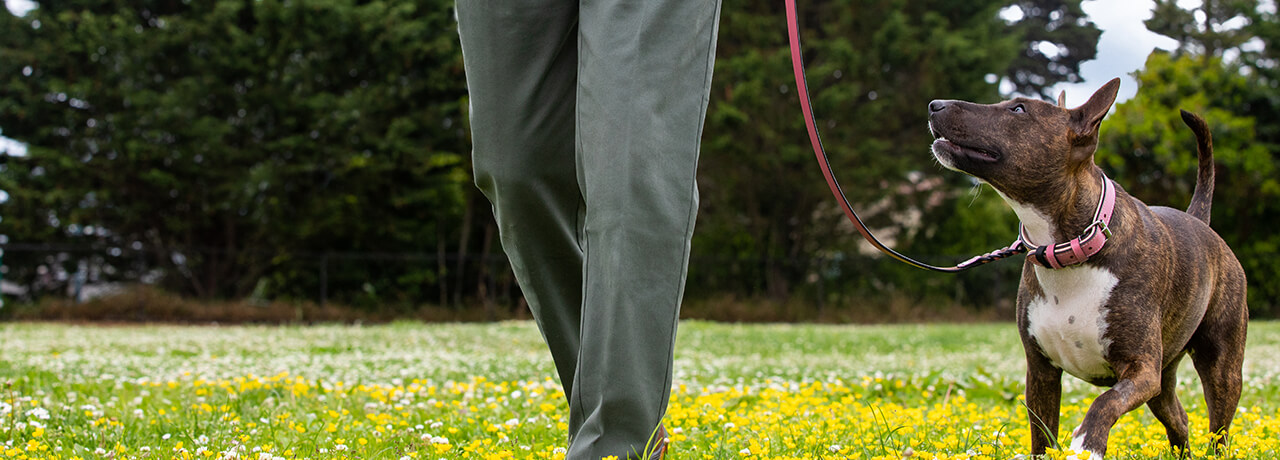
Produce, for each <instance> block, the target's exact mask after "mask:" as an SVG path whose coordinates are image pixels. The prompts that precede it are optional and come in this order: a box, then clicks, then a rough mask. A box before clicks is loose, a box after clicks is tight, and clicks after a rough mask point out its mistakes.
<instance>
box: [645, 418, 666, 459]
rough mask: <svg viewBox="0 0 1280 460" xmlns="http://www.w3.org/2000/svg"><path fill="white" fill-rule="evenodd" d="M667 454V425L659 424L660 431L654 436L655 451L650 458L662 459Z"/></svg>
mask: <svg viewBox="0 0 1280 460" xmlns="http://www.w3.org/2000/svg"><path fill="white" fill-rule="evenodd" d="M666 456H667V427H666V426H664V425H662V424H661V423H660V424H658V432H657V433H655V434H654V436H653V453H652V454H650V455H649V459H650V460H662V459H663V457H666Z"/></svg>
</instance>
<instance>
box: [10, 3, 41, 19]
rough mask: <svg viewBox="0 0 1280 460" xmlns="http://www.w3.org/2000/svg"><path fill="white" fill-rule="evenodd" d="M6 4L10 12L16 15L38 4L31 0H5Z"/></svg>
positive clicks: (25, 12)
mask: <svg viewBox="0 0 1280 460" xmlns="http://www.w3.org/2000/svg"><path fill="white" fill-rule="evenodd" d="M4 6H5V7H7V8H9V12H10V13H13V15H14V16H22V15H24V14H27V12H28V11H31V10H33V9H35V7H36V4H35V2H32V1H31V0H4Z"/></svg>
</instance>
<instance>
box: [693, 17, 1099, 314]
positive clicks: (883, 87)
mask: <svg viewBox="0 0 1280 460" xmlns="http://www.w3.org/2000/svg"><path fill="white" fill-rule="evenodd" d="M799 3H800V5H799V11H800V13H801V15H802V17H801V22H802V24H801V26H802V34H803V36H804V43H805V45H806V48H805V50H804V52H805V61H806V64H807V65H808V75H809V80H808V83H809V86H810V91H811V92H812V97H813V104H814V110H815V112H816V116H817V117H818V119H819V120H818V123H819V125H820V128H821V129H822V130H823V136H824V141H825V143H826V146H827V148H828V150H829V151H828V153H829V154H830V155H831V160H832V163H833V169H834V170H835V172H836V175H837V176H838V177H839V178H840V180H841V181H842V182H843V183H844V185H845V189H844V191H845V193H846V194H847V195H848V196H849V199H850V200H851V201H852V202H853V203H854V206H855V208H857V209H858V210H859V211H860V212H862V213H863V217H864V218H866V219H867V220H868V222H869V223H870V224H871V225H872V226H873V227H875V228H878V229H880V230H881V231H882V232H884V233H885V235H888V236H889V237H890V238H891V239H892V240H894V241H895V242H896V243H897V244H899V245H900V246H901V247H902V248H904V249H908V250H910V249H919V250H921V251H925V252H924V253H927V254H933V255H935V256H944V257H953V255H952V254H953V253H948V252H934V251H935V250H939V251H941V250H944V248H946V249H949V248H951V246H950V245H949V244H950V243H954V242H959V243H958V244H962V245H963V247H966V248H972V249H971V250H979V248H981V249H980V251H982V252H985V251H987V250H989V249H990V248H993V247H995V246H998V245H1005V244H1008V243H1009V241H1011V239H1009V240H1008V241H1006V239H1007V238H1012V235H1013V231H1014V228H1016V226H1014V225H1013V224H1012V221H1010V220H1009V219H1008V218H1007V217H1003V216H1008V215H1010V213H1009V212H1008V210H1007V208H1006V207H1004V206H1003V205H997V206H988V205H986V204H987V203H997V204H998V203H999V198H998V197H996V195H995V194H993V193H986V194H982V195H980V196H978V197H977V198H976V200H979V201H981V202H982V203H983V204H982V205H980V206H975V207H974V208H972V209H966V210H965V213H964V214H963V217H957V213H956V212H955V209H956V208H958V207H963V206H966V205H967V204H968V203H971V202H972V201H973V200H975V198H973V197H972V196H971V195H969V194H968V190H969V189H971V188H972V187H973V183H972V182H970V181H969V180H968V179H967V178H966V177H965V176H963V175H960V174H956V173H953V172H950V171H943V170H942V168H941V167H939V166H937V164H936V162H935V161H934V160H933V158H932V156H931V155H930V153H929V143H930V142H931V138H930V135H929V132H928V129H927V128H926V126H927V115H928V111H927V109H926V107H927V104H928V102H929V101H930V100H931V99H934V98H956V99H968V100H976V101H985V102H994V101H995V100H996V99H998V98H999V93H998V88H997V86H998V85H997V84H996V82H994V81H991V79H989V78H988V77H987V76H988V75H1000V74H1004V73H1005V72H1006V71H1008V70H1010V69H1012V68H1013V66H1014V65H1015V64H1014V63H1015V61H1017V59H1018V53H1019V50H1020V49H1021V48H1022V47H1023V46H1024V41H1025V40H1026V39H1027V38H1026V35H1025V34H1027V33H1029V32H1028V31H1029V30H1031V27H1030V26H1022V25H1019V23H1015V24H1010V23H1008V22H1006V21H1005V20H1003V19H1001V18H1000V16H999V12H1000V11H1001V10H1002V9H1004V8H1006V7H1008V6H1009V2H1007V1H996V0H990V1H985V0H980V1H976V2H973V1H971V2H965V3H962V4H961V3H956V2H949V1H918V2H909V1H905V0H882V1H872V2H868V1H850V0H846V1H825V2H817V1H814V2H804V1H802V2H799ZM1068 3H1069V4H1074V5H1077V7H1076V9H1077V10H1078V3H1079V2H1068ZM1064 8H1066V7H1064ZM1068 10H1070V9H1069V8H1068ZM723 11H724V13H723V14H724V17H723V18H722V20H721V30H720V46H719V48H718V50H717V62H716V69H715V72H716V73H715V75H716V77H715V82H714V86H713V90H712V93H713V94H712V101H711V105H710V109H709V113H708V117H707V126H706V140H705V144H704V154H703V158H702V161H701V165H700V170H701V174H700V189H701V190H702V192H703V200H702V203H703V205H702V210H701V216H700V217H699V224H698V226H699V227H698V231H697V232H696V233H695V242H694V251H695V253H694V256H695V261H698V260H704V261H707V262H704V263H701V264H698V263H695V264H694V265H692V266H691V281H690V283H689V285H690V286H691V288H690V289H691V291H692V292H691V293H692V294H695V295H696V294H698V293H700V291H701V290H702V289H708V290H713V289H715V288H716V287H719V286H729V287H730V290H731V291H733V292H738V293H745V294H747V295H760V294H765V295H768V296H770V297H772V298H774V299H778V300H782V299H785V298H787V297H788V296H789V295H791V294H792V293H793V292H794V291H796V290H797V289H803V288H805V287H806V286H808V285H809V284H810V283H812V282H813V280H814V279H815V277H822V276H828V275H825V274H824V273H835V272H834V271H831V270H827V269H826V268H824V267H828V266H829V265H830V264H831V263H834V262H833V261H851V260H854V259H863V258H865V253H864V252H863V249H860V248H861V247H860V238H859V237H858V235H857V233H856V232H855V231H853V229H852V227H851V225H850V224H848V223H847V222H845V221H844V216H843V214H841V212H840V211H839V209H838V208H837V207H836V204H835V202H834V201H833V199H832V198H831V196H830V194H829V193H828V191H827V187H826V185H824V184H823V183H822V178H821V176H820V175H819V174H818V169H817V168H816V167H815V165H814V158H813V154H812V152H811V151H810V150H809V146H808V143H807V142H806V141H805V139H807V136H806V134H805V128H804V125H803V121H802V120H801V117H800V113H799V110H798V106H797V104H796V95H795V86H794V82H793V81H792V76H791V71H790V61H789V52H788V49H787V45H786V43H785V42H783V41H782V37H781V35H780V34H779V33H777V30H778V29H780V28H781V27H782V24H783V22H782V5H781V4H779V3H776V2H760V1H747V0H744V1H741V2H737V3H736V4H733V3H732V2H731V4H726V6H725V8H724V10H723ZM1070 11H1075V10H1070ZM1043 14H1045V15H1046V17H1047V15H1050V12H1048V11H1044V12H1043ZM1034 17H1035V16H1028V19H1027V20H1032V18H1034ZM1072 21H1073V22H1072V24H1071V27H1066V26H1064V28H1063V29H1062V33H1064V34H1065V33H1066V32H1065V31H1066V30H1068V29H1071V28H1075V27H1079V28H1081V29H1082V30H1083V29H1088V28H1090V27H1092V25H1091V24H1088V23H1087V21H1085V22H1084V24H1085V25H1081V24H1080V21H1079V20H1072ZM1086 26H1087V27H1086ZM1062 36H1066V35H1062ZM1082 36H1084V37H1086V38H1087V37H1089V35H1087V34H1085V35H1082ZM1093 37H1094V38H1095V39H1096V35H1093ZM1057 39H1059V36H1053V37H1047V36H1046V37H1045V38H1043V40H1057ZM1085 41H1087V40H1085ZM1059 46H1065V47H1068V48H1070V49H1072V50H1073V51H1072V52H1071V53H1069V57H1070V58H1071V59H1076V58H1080V57H1083V56H1086V55H1088V56H1091V55H1092V54H1091V52H1092V49H1093V46H1092V45H1088V46H1086V44H1085V43H1083V41H1081V42H1075V41H1072V42H1069V43H1065V44H1060V45H1059ZM1076 49H1079V50H1080V51H1078V52H1076V51H1074V50H1076ZM1086 49H1087V50H1089V53H1086V52H1085V51H1084V50H1086ZM1062 57H1063V58H1066V57H1068V55H1064V56H1062ZM1037 62H1042V64H1034V63H1029V64H1024V67H1023V68H1024V69H1025V70H1024V71H1025V72H1026V73H1027V74H1028V75H1030V74H1037V75H1050V74H1053V73H1054V72H1057V71H1058V70H1062V69H1057V70H1050V69H1048V68H1047V65H1045V64H1043V62H1055V61H1052V60H1051V61H1037ZM1037 65H1041V68H1038V69H1037V68H1036V66H1037ZM1064 65H1065V64H1064ZM1065 68H1070V67H1069V66H1068V67H1065ZM1063 75H1074V70H1071V71H1067V72H1065V74H1063ZM1052 78H1054V77H1044V78H1043V82H1050V81H1056V80H1053V79H1052ZM1049 84H1051V83H1049ZM957 203H965V204H963V205H958V204H957ZM970 211H972V212H970ZM938 213H941V214H942V215H946V216H952V217H953V218H967V219H972V221H973V222H983V221H987V222H990V221H997V222H1005V221H1009V224H1008V225H1001V226H998V227H984V228H995V229H996V230H993V231H992V232H988V231H981V232H976V233H971V234H963V235H957V234H954V233H950V232H947V231H946V230H941V229H939V228H937V227H936V223H935V222H936V221H935V220H933V219H932V217H933V216H935V215H936V214H938ZM921 216H924V217H925V218H924V219H920V217H921ZM993 232H994V233H995V234H998V235H999V236H993ZM933 260H934V261H935V262H937V263H946V262H948V259H947V258H938V257H935V258H934V259H933ZM950 262H951V263H954V262H955V261H950ZM842 263H845V262H842ZM910 270H914V269H910ZM846 273H848V272H846ZM832 276H834V275H832ZM951 281H952V279H950V278H945V277H938V276H937V275H932V274H926V273H923V272H919V271H906V270H904V271H901V272H899V271H897V270H892V269H891V270H876V271H859V273H858V277H856V278H853V279H847V280H841V281H840V282H839V283H833V284H839V285H840V286H841V288H842V289H847V290H849V291H851V292H856V291H857V290H859V289H863V288H868V289H869V287H868V286H872V285H875V286H879V287H880V288H883V287H897V288H902V289H906V290H911V289H913V288H914V287H921V286H930V287H931V288H939V289H941V290H942V291H943V292H944V293H946V294H950V292H951V291H952V288H951V287H950V286H949V285H946V284H948V283H950V282H951ZM933 292H936V291H933Z"/></svg>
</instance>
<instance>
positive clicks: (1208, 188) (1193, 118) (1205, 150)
mask: <svg viewBox="0 0 1280 460" xmlns="http://www.w3.org/2000/svg"><path fill="white" fill-rule="evenodd" d="M1182 122H1183V123H1186V124H1187V126H1189V127H1190V128H1191V132H1193V133H1195V134H1196V154H1197V155H1198V156H1199V157H1200V166H1199V168H1200V172H1199V175H1197V176H1196V189H1195V191H1194V192H1192V193H1191V206H1188V207H1187V214H1191V215H1192V216H1193V217H1195V218H1197V219H1200V220H1202V221H1204V223H1206V224H1207V223H1209V208H1210V207H1212V206H1213V135H1212V134H1210V133H1209V125H1208V124H1206V123H1205V122H1204V119H1203V118H1200V116H1199V115H1196V114H1194V113H1191V112H1188V111H1186V110H1183V111H1182Z"/></svg>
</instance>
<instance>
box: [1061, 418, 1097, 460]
mask: <svg viewBox="0 0 1280 460" xmlns="http://www.w3.org/2000/svg"><path fill="white" fill-rule="evenodd" d="M1081 428H1083V426H1077V427H1076V429H1074V430H1071V450H1070V451H1069V452H1070V453H1071V455H1068V456H1067V457H1066V460H1086V459H1088V460H1102V456H1101V455H1098V454H1097V453H1095V452H1092V451H1089V450H1088V449H1085V448H1084V433H1083V431H1082V430H1081Z"/></svg>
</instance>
